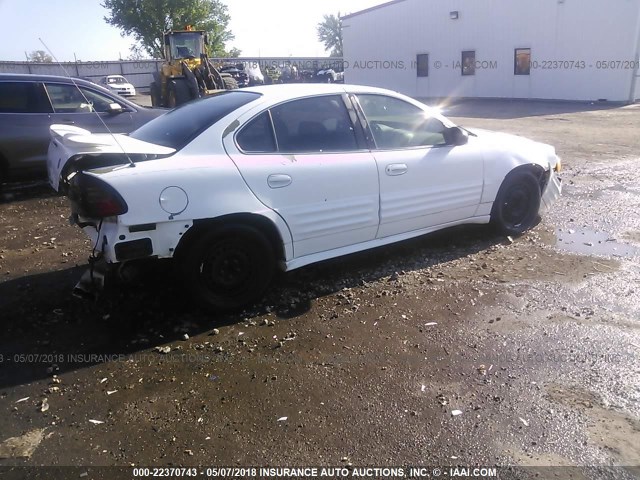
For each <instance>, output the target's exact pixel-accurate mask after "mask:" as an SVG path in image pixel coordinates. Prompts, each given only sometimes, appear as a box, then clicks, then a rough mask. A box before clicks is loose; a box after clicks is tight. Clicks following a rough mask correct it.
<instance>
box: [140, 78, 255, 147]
mask: <svg viewBox="0 0 640 480" xmlns="http://www.w3.org/2000/svg"><path fill="white" fill-rule="evenodd" d="M260 97H261V95H260V94H259V93H255V92H247V91H242V90H233V91H226V92H222V93H218V94H215V95H211V96H209V97H206V98H202V99H199V100H194V101H191V102H187V103H185V104H182V105H180V106H179V107H177V108H175V109H173V110H171V111H170V112H168V113H165V114H164V115H162V116H160V117H158V118H155V119H153V120H151V121H150V122H149V123H146V124H144V125H143V126H142V127H140V128H138V129H137V130H134V131H133V132H131V134H130V136H131V137H133V138H137V139H138V140H142V141H144V142H149V143H154V144H156V145H163V146H165V147H170V148H175V149H176V150H179V149H181V148H182V147H184V146H185V145H187V144H188V143H189V142H191V140H193V139H194V138H196V137H197V136H198V135H200V134H201V133H202V132H204V131H205V130H206V129H207V128H209V127H210V126H211V125H213V124H214V123H216V122H217V121H218V120H220V119H222V118H224V117H226V116H227V115H229V114H230V113H231V112H233V111H234V110H236V109H237V108H240V107H242V106H243V105H246V104H248V103H250V102H253V101H254V100H256V99H258V98H260Z"/></svg>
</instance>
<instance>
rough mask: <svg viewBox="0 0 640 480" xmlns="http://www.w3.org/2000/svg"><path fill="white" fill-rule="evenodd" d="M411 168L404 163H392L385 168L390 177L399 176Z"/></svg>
mask: <svg viewBox="0 0 640 480" xmlns="http://www.w3.org/2000/svg"><path fill="white" fill-rule="evenodd" d="M407 170H409V167H407V166H406V165H405V164H404V163H392V164H391V165H387V168H385V169H384V171H385V173H386V174H387V175H389V176H390V177H397V176H398V175H404V174H405V173H407Z"/></svg>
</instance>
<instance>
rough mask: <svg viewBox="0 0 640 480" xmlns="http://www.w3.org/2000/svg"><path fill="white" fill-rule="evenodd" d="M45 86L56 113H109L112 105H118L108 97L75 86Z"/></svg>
mask: <svg viewBox="0 0 640 480" xmlns="http://www.w3.org/2000/svg"><path fill="white" fill-rule="evenodd" d="M45 86H46V88H47V93H48V94H49V98H50V99H51V104H52V105H53V110H54V112H55V113H91V112H107V111H108V110H109V105H110V104H112V103H118V102H117V101H116V100H114V99H112V98H110V97H107V96H106V95H103V94H101V93H98V92H96V91H94V90H89V89H87V88H83V87H76V86H75V85H67V84H61V83H47V84H45ZM78 88H79V89H78Z"/></svg>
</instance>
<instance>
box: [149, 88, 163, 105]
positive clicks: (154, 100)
mask: <svg viewBox="0 0 640 480" xmlns="http://www.w3.org/2000/svg"><path fill="white" fill-rule="evenodd" d="M149 93H150V95H151V106H152V107H162V99H161V96H160V87H159V86H158V84H157V83H156V82H151V85H149Z"/></svg>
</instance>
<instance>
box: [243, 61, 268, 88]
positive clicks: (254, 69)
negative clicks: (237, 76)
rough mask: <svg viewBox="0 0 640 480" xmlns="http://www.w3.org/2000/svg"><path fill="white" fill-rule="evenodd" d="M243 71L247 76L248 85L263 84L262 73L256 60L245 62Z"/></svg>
mask: <svg viewBox="0 0 640 480" xmlns="http://www.w3.org/2000/svg"><path fill="white" fill-rule="evenodd" d="M244 71H245V73H246V74H247V77H248V78H249V85H250V86H252V87H253V86H254V85H264V73H262V70H260V65H259V64H258V62H246V63H245V64H244Z"/></svg>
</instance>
